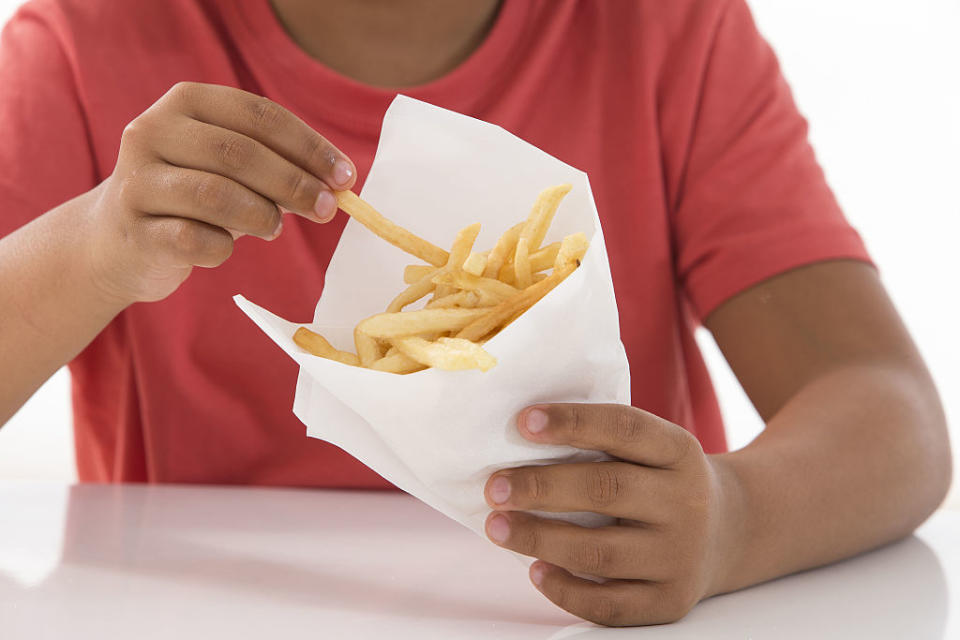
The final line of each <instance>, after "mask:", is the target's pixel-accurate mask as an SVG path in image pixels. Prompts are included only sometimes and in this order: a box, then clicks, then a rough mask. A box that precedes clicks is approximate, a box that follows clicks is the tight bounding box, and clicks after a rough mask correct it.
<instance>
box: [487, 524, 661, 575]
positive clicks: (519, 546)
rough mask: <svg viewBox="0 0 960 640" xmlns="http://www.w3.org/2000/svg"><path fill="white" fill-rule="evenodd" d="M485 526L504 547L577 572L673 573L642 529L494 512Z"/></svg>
mask: <svg viewBox="0 0 960 640" xmlns="http://www.w3.org/2000/svg"><path fill="white" fill-rule="evenodd" d="M486 530H487V536H488V537H489V538H490V539H491V540H492V541H493V542H495V543H496V544H498V545H500V546H501V547H504V548H506V549H510V550H511V551H516V552H517V553H522V554H523V555H525V556H532V557H535V558H540V559H541V560H546V561H547V562H550V563H551V564H556V565H559V566H561V567H563V568H565V569H568V570H570V571H576V572H578V573H584V574H587V575H593V576H603V577H606V578H642V579H645V580H659V579H663V578H665V577H666V576H668V575H669V572H670V567H669V566H665V564H666V561H665V559H664V558H663V557H662V554H656V553H654V548H653V546H652V536H651V535H648V532H646V531H644V530H643V529H641V528H638V527H599V528H596V529H588V528H586V527H580V526H577V525H573V524H570V523H567V522H561V521H558V520H548V519H545V518H538V517H536V516H532V515H530V514H528V513H523V512H520V511H510V512H500V511H495V512H494V513H492V514H490V516H488V517H487V522H486Z"/></svg>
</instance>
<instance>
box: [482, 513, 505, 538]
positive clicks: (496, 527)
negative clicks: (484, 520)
mask: <svg viewBox="0 0 960 640" xmlns="http://www.w3.org/2000/svg"><path fill="white" fill-rule="evenodd" d="M487 535H489V536H490V539H491V540H493V541H494V542H496V543H498V544H503V543H504V542H506V541H507V538H508V537H509V536H510V523H509V522H507V518H506V516H502V515H499V514H498V515H495V516H493V517H492V518H491V519H490V523H489V524H488V525H487Z"/></svg>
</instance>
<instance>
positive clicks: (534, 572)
mask: <svg viewBox="0 0 960 640" xmlns="http://www.w3.org/2000/svg"><path fill="white" fill-rule="evenodd" d="M546 572H547V568H546V567H545V566H544V565H543V563H541V562H534V563H533V566H531V567H530V581H531V582H533V584H534V585H536V586H538V587H539V586H540V583H542V582H543V575H544V574H545V573H546Z"/></svg>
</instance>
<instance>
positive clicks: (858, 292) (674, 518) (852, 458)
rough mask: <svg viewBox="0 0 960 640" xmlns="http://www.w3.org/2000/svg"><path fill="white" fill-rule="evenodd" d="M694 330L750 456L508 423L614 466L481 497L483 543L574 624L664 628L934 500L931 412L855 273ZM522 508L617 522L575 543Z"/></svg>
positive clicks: (585, 427)
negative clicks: (750, 419)
mask: <svg viewBox="0 0 960 640" xmlns="http://www.w3.org/2000/svg"><path fill="white" fill-rule="evenodd" d="M708 326H709V327H710V329H711V331H713V332H714V334H715V335H716V337H717V340H718V342H719V343H720V346H721V348H722V349H723V351H724V353H725V354H726V356H727V358H728V360H729V362H730V364H731V366H732V367H733V369H734V372H735V373H736V374H737V376H738V377H739V378H740V380H741V381H742V383H743V385H744V387H745V388H746V389H747V392H748V393H749V394H750V397H751V399H752V400H753V402H754V403H755V405H756V406H757V408H758V410H759V411H760V413H761V415H762V416H763V417H764V418H765V420H767V428H766V429H765V431H764V432H763V434H762V435H761V436H760V437H758V438H757V439H756V440H755V441H754V442H753V443H752V444H750V446H748V447H746V448H744V449H743V450H741V451H737V452H733V453H728V454H723V455H714V456H707V455H704V453H703V451H702V450H701V449H700V447H699V445H698V443H697V442H696V440H695V439H694V438H693V437H692V436H691V435H690V434H689V433H688V432H686V431H685V430H683V429H681V428H680V427H679V426H677V425H673V424H670V423H669V422H667V421H665V420H662V419H661V418H658V417H656V416H653V415H651V414H649V413H647V412H644V411H641V410H640V409H635V408H633V407H621V406H617V405H576V404H566V405H564V404H555V405H547V406H537V407H532V408H530V409H527V410H526V411H524V412H523V413H522V414H521V416H520V418H519V420H518V423H519V424H518V427H519V431H520V433H521V435H523V436H524V437H526V438H527V439H529V440H531V441H534V442H542V443H563V444H570V445H573V446H577V447H580V448H587V449H596V450H602V451H606V452H608V453H609V454H610V455H612V456H614V458H615V460H614V461H612V462H601V463H580V464H559V465H548V466H544V467H526V468H519V469H510V470H506V471H501V472H498V473H496V474H494V475H493V476H491V478H490V480H489V481H488V483H487V486H486V498H487V501H488V503H489V504H490V506H491V508H493V509H494V512H493V513H492V514H491V515H490V517H489V518H488V520H487V534H488V535H489V536H490V538H491V539H492V540H493V541H494V542H496V543H497V544H500V545H502V546H504V547H507V548H509V549H513V550H514V551H518V552H520V553H524V554H526V555H530V556H534V557H536V558H539V559H540V560H541V561H539V562H535V563H534V564H533V565H532V566H531V571H530V575H531V579H532V581H533V582H534V584H535V585H537V587H538V588H539V589H540V590H541V591H542V592H543V593H544V595H546V596H547V597H548V598H549V599H550V600H552V601H553V602H555V603H556V604H558V605H559V606H561V607H563V608H565V609H567V610H569V611H571V612H573V613H575V614H577V615H580V616H582V617H584V618H587V619H589V620H593V621H595V622H600V623H603V624H611V625H633V624H652V623H662V622H670V621H673V620H677V619H679V618H681V617H683V616H684V615H685V614H686V613H687V612H688V611H689V610H690V608H691V607H693V606H694V605H695V604H696V603H697V602H698V601H699V600H701V599H703V598H705V597H709V596H711V595H714V594H718V593H724V592H727V591H732V590H734V589H739V588H742V587H746V586H749V585H753V584H756V583H758V582H762V581H764V580H769V579H771V578H775V577H777V576H782V575H786V574H789V573H792V572H795V571H800V570H802V569H807V568H811V567H816V566H819V565H822V564H825V563H829V562H833V561H835V560H839V559H841V558H844V557H847V556H850V555H853V554H856V553H859V552H861V551H866V550H868V549H871V548H873V547H876V546H878V545H881V544H884V543H886V542H890V541H892V540H896V539H897V538H900V537H903V536H905V535H907V534H908V533H909V532H910V531H912V530H913V529H914V528H915V527H916V526H917V525H919V524H920V523H921V522H922V521H923V520H924V519H925V518H926V517H927V516H928V515H929V514H930V513H931V512H932V511H933V510H934V509H935V508H936V507H937V505H938V504H939V503H940V501H941V500H942V499H943V497H944V495H945V494H946V491H947V488H948V485H949V482H950V453H949V444H948V441H947V433H946V426H945V423H944V418H943V413H942V411H941V408H940V404H939V400H938V398H937V394H936V391H935V390H934V388H933V383H932V382H931V380H930V377H929V375H928V374H927V372H926V370H925V368H924V366H923V363H922V361H921V359H920V357H919V355H918V354H917V352H916V349H915V348H914V346H913V344H912V343H911V341H910V339H909V336H908V335H907V333H906V331H905V329H904V328H903V326H902V324H901V322H900V320H899V318H898V317H897V314H896V312H895V311H894V309H893V307H892V305H891V304H890V301H889V300H888V299H887V297H886V294H885V293H884V291H883V288H882V286H881V285H880V282H879V278H878V277H877V274H876V272H875V271H873V269H871V268H870V267H868V266H866V265H863V264H860V263H853V262H824V263H820V264H816V265H813V266H809V267H805V268H801V269H796V270H794V271H791V272H788V273H786V274H783V275H780V276H777V277H774V278H771V279H769V280H768V281H766V282H763V283H761V284H759V285H757V286H755V287H753V288H751V289H749V290H748V291H746V292H744V293H742V294H740V295H738V296H735V297H734V298H732V299H731V300H729V301H728V302H726V303H725V304H724V305H722V306H721V307H720V308H719V309H718V310H717V311H716V312H714V313H713V314H712V315H711V316H710V318H709V320H708ZM530 510H542V511H552V512H564V511H595V512H598V513H604V514H607V515H611V516H613V517H615V518H618V520H617V525H616V526H609V527H602V528H599V529H584V528H581V527H575V526H572V525H567V524H562V523H557V522H554V521H550V520H546V519H542V518H538V517H535V516H532V515H530V514H528V513H524V512H526V511H530ZM571 571H575V572H580V573H586V574H590V575H596V576H602V577H604V578H609V580H608V581H607V582H605V583H604V584H595V583H592V582H589V581H587V580H583V579H580V578H577V577H575V576H573V575H572V574H571V573H570V572H571Z"/></svg>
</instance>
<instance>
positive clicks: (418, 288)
mask: <svg viewBox="0 0 960 640" xmlns="http://www.w3.org/2000/svg"><path fill="white" fill-rule="evenodd" d="M569 191H570V185H559V186H556V187H550V188H549V189H545V190H543V191H542V192H541V193H540V194H539V195H538V196H537V200H536V202H535V203H534V206H533V208H532V209H531V211H530V214H529V215H528V217H527V219H526V220H525V221H523V222H520V223H518V224H515V225H514V226H512V227H510V228H509V229H508V230H507V231H505V232H504V233H503V234H502V235H501V236H500V237H499V238H498V239H497V242H496V245H495V246H494V248H493V249H492V250H490V251H482V252H481V251H477V252H474V251H473V245H474V243H475V242H476V239H477V236H478V234H479V233H480V224H479V223H477V224H473V225H470V226H468V227H465V228H464V229H462V230H461V231H460V232H459V233H458V234H457V237H456V239H455V240H454V242H453V245H452V246H451V249H450V252H449V253H448V252H446V251H444V250H443V249H441V248H439V247H437V246H434V245H432V244H431V243H429V242H427V241H426V240H424V239H423V238H420V237H418V236H417V235H415V234H413V233H412V232H410V231H408V230H406V229H404V228H403V227H400V226H399V225H396V224H394V223H393V222H390V221H389V220H387V219H386V218H384V217H383V216H382V215H381V214H380V213H378V212H377V211H376V210H375V209H374V208H373V207H371V206H370V205H369V204H367V203H366V202H364V201H363V200H361V199H360V198H359V197H358V196H357V195H356V194H354V193H352V192H350V191H341V192H339V193H337V194H336V195H337V201H338V202H339V204H340V208H342V209H343V210H344V211H346V212H347V213H348V214H350V215H351V216H352V217H354V218H356V219H357V220H358V221H359V222H360V223H361V224H363V225H365V226H366V227H367V228H369V229H370V230H371V231H373V232H374V233H375V234H377V235H378V236H380V237H381V238H383V239H384V240H386V241H387V242H390V243H391V244H393V245H395V246H397V247H399V248H401V249H403V250H404V251H406V252H407V253H410V254H411V255H413V256H416V257H417V258H420V259H421V260H423V261H424V262H426V263H428V264H411V265H408V266H407V267H406V268H405V269H404V271H403V280H404V282H405V283H406V284H407V285H408V286H407V288H406V289H405V290H404V291H402V292H401V293H400V294H399V295H397V297H396V298H394V299H393V301H391V303H390V305H389V306H388V307H387V311H386V312H385V313H380V314H377V315H374V316H371V317H369V318H367V319H365V320H362V321H361V322H360V323H359V324H357V326H356V327H354V332H353V335H354V343H355V345H356V349H357V354H356V355H354V354H352V353H349V352H346V351H340V350H338V349H336V348H334V347H333V346H332V345H331V344H330V343H329V342H327V340H326V339H324V338H323V336H320V335H319V334H316V333H314V332H313V331H311V330H310V329H308V328H306V327H301V328H299V329H298V330H297V331H296V333H295V334H294V342H295V343H296V344H297V345H299V346H300V347H301V348H302V349H304V350H306V351H307V352H309V353H312V354H314V355H317V356H320V357H324V358H328V359H332V360H336V361H339V362H343V363H345V364H350V365H354V366H357V365H359V366H362V367H367V368H370V369H374V370H377V371H385V372H390V373H397V374H405V373H412V372H415V371H420V370H422V369H424V368H427V367H435V368H438V369H449V370H458V369H474V368H476V369H481V370H482V371H487V370H488V369H489V368H490V367H493V366H495V365H496V360H495V359H494V358H493V357H492V356H491V355H490V354H489V353H487V352H486V351H485V350H484V349H483V348H482V346H481V345H482V344H484V343H485V342H486V341H487V340H489V339H490V338H492V337H493V336H494V335H496V334H497V332H498V331H500V330H502V329H503V328H504V327H505V326H507V325H509V324H510V323H511V322H513V321H514V320H516V319H517V318H518V317H520V316H521V315H522V314H523V313H524V312H525V311H526V310H527V309H529V308H530V307H531V306H532V305H534V304H536V303H537V302H538V301H539V300H540V299H541V298H543V296H545V295H546V294H547V293H549V292H550V290H552V289H553V288H554V287H556V286H557V285H558V284H559V283H560V282H562V281H563V280H564V279H565V278H566V277H567V276H569V275H570V274H571V273H573V271H574V270H575V269H577V268H578V267H579V266H580V261H581V260H582V258H583V256H584V254H585V253H586V251H587V247H588V246H589V243H588V241H587V238H586V236H585V235H584V234H582V233H577V234H572V235H570V236H567V237H566V238H564V239H563V241H562V242H554V243H553V244H551V245H548V246H546V247H542V248H541V244H542V243H543V239H544V238H545V237H546V233H547V229H548V228H549V226H550V224H551V222H552V220H553V217H554V215H555V214H556V211H557V208H558V207H559V205H560V202H561V200H562V199H563V198H564V196H565V195H566V194H567V193H568V192H569ZM551 268H552V269H553V271H552V272H551V273H550V274H549V275H548V274H547V273H544V272H545V271H547V270H548V269H551ZM431 293H432V294H433V297H432V298H431V299H430V301H429V302H427V304H426V305H425V307H424V308H423V309H420V310H418V311H403V309H404V307H406V306H408V305H410V304H412V303H414V302H417V301H418V300H421V299H423V298H424V297H426V296H428V295H430V294H431Z"/></svg>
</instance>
